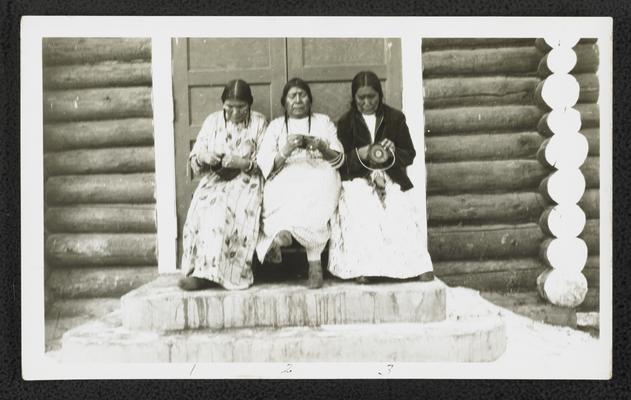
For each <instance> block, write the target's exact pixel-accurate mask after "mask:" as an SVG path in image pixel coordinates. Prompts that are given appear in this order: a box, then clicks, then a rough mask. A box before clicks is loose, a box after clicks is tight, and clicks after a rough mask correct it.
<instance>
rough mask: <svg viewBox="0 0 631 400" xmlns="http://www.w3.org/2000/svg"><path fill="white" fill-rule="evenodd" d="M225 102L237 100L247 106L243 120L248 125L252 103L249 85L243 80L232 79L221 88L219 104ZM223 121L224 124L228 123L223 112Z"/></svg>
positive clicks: (252, 98)
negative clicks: (246, 113)
mask: <svg viewBox="0 0 631 400" xmlns="http://www.w3.org/2000/svg"><path fill="white" fill-rule="evenodd" d="M226 100H239V101H244V102H246V103H247V104H248V115H247V116H246V119H245V124H246V126H247V125H249V124H250V107H251V106H252V103H254V97H252V89H250V85H248V83H247V82H246V81H244V80H243V79H234V80H231V81H230V82H228V83H227V84H226V86H225V87H224V88H223V92H221V102H222V103H225V101H226ZM223 121H224V123H225V124H227V123H228V119H227V117H226V111H225V110H224V112H223Z"/></svg>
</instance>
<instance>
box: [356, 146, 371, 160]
mask: <svg viewBox="0 0 631 400" xmlns="http://www.w3.org/2000/svg"><path fill="white" fill-rule="evenodd" d="M369 148H370V145H368V144H367V145H366V146H364V147H360V148H358V149H357V155H358V156H359V158H360V159H362V161H367V160H368V149H369Z"/></svg>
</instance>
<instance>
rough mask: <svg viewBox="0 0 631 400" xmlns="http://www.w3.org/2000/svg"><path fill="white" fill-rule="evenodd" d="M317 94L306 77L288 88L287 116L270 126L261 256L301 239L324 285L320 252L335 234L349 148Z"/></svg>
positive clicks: (317, 281)
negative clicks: (316, 108)
mask: <svg viewBox="0 0 631 400" xmlns="http://www.w3.org/2000/svg"><path fill="white" fill-rule="evenodd" d="M312 103H313V96H312V95H311V89H310V88H309V85H307V83H306V82H304V81H303V80H302V79H299V78H294V79H291V80H289V81H288V82H287V84H286V85H285V87H284V88H283V94H282V97H281V104H282V105H283V107H284V109H285V115H284V116H283V117H279V118H276V119H274V120H273V121H272V122H271V123H270V124H269V126H268V128H267V130H266V131H265V134H264V136H263V139H262V141H261V145H260V148H259V152H258V157H257V162H258V164H259V167H260V169H261V172H262V174H263V176H264V177H265V178H266V181H265V186H264V193H263V210H262V212H261V234H260V237H259V242H258V245H257V248H256V252H257V254H258V257H259V260H260V261H261V262H263V260H264V258H265V256H266V254H267V253H268V252H269V251H270V249H272V250H276V249H277V248H278V247H279V246H286V245H289V244H291V238H292V237H293V238H294V239H296V240H297V241H298V242H299V243H300V244H301V245H302V246H304V247H305V249H306V251H307V261H308V262H309V281H308V286H309V287H310V288H318V287H321V286H322V283H323V282H322V280H323V279H322V264H321V262H320V255H321V253H322V250H323V249H324V247H325V246H326V243H327V241H328V240H329V237H330V227H329V221H330V219H331V217H332V216H333V214H334V212H335V209H336V207H337V201H338V198H339V191H340V175H339V173H338V171H337V168H339V167H340V165H342V163H343V162H344V152H343V148H342V145H341V143H340V142H339V140H338V138H337V133H336V128H335V125H334V124H333V122H332V121H331V120H330V119H329V117H327V116H326V115H324V114H317V113H312V112H311V104H312Z"/></svg>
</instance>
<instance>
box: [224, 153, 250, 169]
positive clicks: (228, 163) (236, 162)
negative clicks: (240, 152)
mask: <svg viewBox="0 0 631 400" xmlns="http://www.w3.org/2000/svg"><path fill="white" fill-rule="evenodd" d="M221 166H222V167H224V168H239V169H246V168H248V167H249V166H250V161H249V160H246V159H245V158H243V157H239V156H237V155H234V154H226V155H225V156H223V158H222V159H221Z"/></svg>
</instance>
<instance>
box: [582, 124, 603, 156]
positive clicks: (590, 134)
mask: <svg viewBox="0 0 631 400" xmlns="http://www.w3.org/2000/svg"><path fill="white" fill-rule="evenodd" d="M581 133H582V134H583V136H585V137H586V138H587V143H589V153H588V154H589V155H590V156H597V155H599V154H600V129H598V128H589V129H581Z"/></svg>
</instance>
